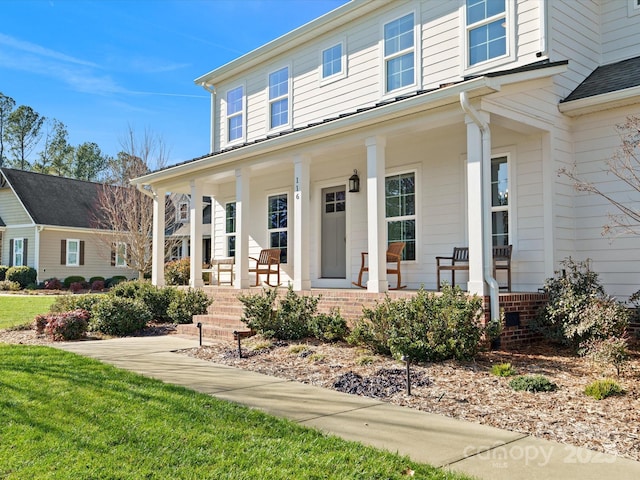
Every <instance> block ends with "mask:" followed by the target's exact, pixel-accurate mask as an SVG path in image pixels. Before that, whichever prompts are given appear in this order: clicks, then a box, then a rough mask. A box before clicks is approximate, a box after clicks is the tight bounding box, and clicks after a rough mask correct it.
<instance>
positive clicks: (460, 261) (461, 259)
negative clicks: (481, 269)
mask: <svg viewBox="0 0 640 480" xmlns="http://www.w3.org/2000/svg"><path fill="white" fill-rule="evenodd" d="M444 261H448V263H446V264H443V263H440V262H444ZM442 270H445V271H448V272H451V285H452V286H455V284H456V271H459V270H467V271H468V270H469V247H453V253H452V254H451V256H450V257H436V276H437V280H436V281H437V282H438V291H440V289H441V288H442V285H441V284H440V272H441V271H442Z"/></svg>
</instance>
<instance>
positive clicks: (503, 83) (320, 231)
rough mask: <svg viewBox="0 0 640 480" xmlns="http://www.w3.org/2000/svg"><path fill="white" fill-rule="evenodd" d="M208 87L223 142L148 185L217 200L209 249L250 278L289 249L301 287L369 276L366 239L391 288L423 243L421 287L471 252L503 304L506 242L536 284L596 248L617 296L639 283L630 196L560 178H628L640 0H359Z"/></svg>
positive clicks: (197, 240) (373, 278) (372, 281)
mask: <svg viewBox="0 0 640 480" xmlns="http://www.w3.org/2000/svg"><path fill="white" fill-rule="evenodd" d="M587 79H590V80H589V81H586V82H585V80H587ZM195 83H196V84H197V85H198V86H200V87H202V88H205V89H206V90H207V91H209V92H210V94H211V153H207V154H205V155H203V156H202V157H200V158H195V159H192V160H188V161H185V162H183V163H181V164H178V165H175V166H172V167H169V168H166V169H163V170H160V171H156V172H153V173H151V174H148V175H146V176H144V177H140V178H138V179H136V180H135V182H136V183H138V184H142V185H147V186H150V187H151V188H152V189H153V191H154V192H155V194H156V195H157V198H163V197H164V194H165V193H166V192H178V193H185V194H189V195H190V197H191V199H192V200H194V201H193V202H192V203H191V205H190V208H191V209H192V212H197V211H201V209H202V205H201V199H202V197H203V196H208V197H210V198H211V202H212V203H211V204H212V221H211V225H210V226H206V229H207V231H206V232H204V229H205V227H203V225H202V224H201V223H199V222H191V224H190V236H191V245H195V246H196V248H192V249H191V252H190V254H191V256H192V257H193V258H194V259H198V260H199V259H201V258H202V257H203V255H202V252H200V251H199V248H200V245H202V241H201V239H202V236H203V235H204V234H205V233H206V234H207V235H210V236H211V239H212V241H211V249H212V252H211V257H212V258H216V257H228V256H231V255H232V256H235V271H236V281H235V283H234V287H236V288H245V287H248V286H249V285H250V284H251V283H252V282H253V281H254V280H253V278H250V276H249V268H250V267H249V263H248V262H249V260H248V257H249V256H255V255H256V254H257V253H258V252H259V251H260V250H261V249H265V248H272V247H273V248H280V249H281V250H282V257H281V261H282V263H283V265H282V266H283V273H284V277H283V279H282V282H283V283H285V284H286V283H287V282H291V283H292V284H293V286H294V289H296V290H300V291H304V290H308V289H310V288H312V287H314V288H355V287H353V285H352V282H354V281H356V280H357V276H358V273H359V269H360V259H361V256H360V254H361V252H363V251H366V252H368V254H369V255H368V256H369V272H368V279H366V281H367V283H366V285H367V290H368V291H369V292H385V291H386V290H387V289H388V288H389V283H390V282H389V280H390V279H388V278H387V273H386V262H385V252H386V248H387V245H388V243H390V242H392V241H403V242H405V243H406V248H405V250H404V259H403V262H402V276H403V283H406V284H407V285H408V287H409V289H418V288H420V286H421V285H424V286H425V288H427V289H432V290H435V289H436V260H435V257H436V256H440V255H451V252H452V249H453V247H456V246H468V247H469V271H468V274H467V272H465V273H464V276H460V277H458V276H457V277H456V279H458V278H460V279H461V280H462V286H463V287H464V288H466V289H467V290H468V291H470V292H472V293H478V294H480V295H485V296H490V297H491V298H492V299H493V300H494V301H497V285H496V282H495V279H493V274H492V271H491V268H490V262H491V251H492V246H493V245H512V246H513V253H512V276H513V284H512V289H513V290H514V291H516V292H537V291H538V289H539V288H540V287H541V286H542V285H543V283H544V280H545V278H547V277H550V276H552V275H553V274H554V270H556V269H557V268H558V266H559V262H560V261H562V260H563V259H564V258H566V257H568V256H573V257H574V258H577V259H586V258H591V259H592V260H593V268H594V269H595V270H596V271H598V272H599V273H600V274H601V278H602V280H603V282H604V283H605V285H606V288H607V290H608V291H609V293H611V294H615V295H618V296H621V297H625V296H627V295H629V294H631V293H632V292H634V291H635V290H637V289H638V285H639V283H640V282H639V280H640V249H638V248H637V239H636V238H633V237H632V236H621V237H619V238H617V239H616V240H615V241H614V242H611V241H610V239H608V238H606V237H603V236H602V235H601V229H602V226H603V225H604V224H605V223H606V222H607V218H606V214H607V212H608V211H611V209H612V207H610V206H609V205H608V204H607V202H606V201H603V200H602V199H601V198H600V197H597V196H589V195H586V194H583V193H579V192H576V191H575V190H574V188H573V184H572V182H571V181H570V180H569V179H568V178H566V177H563V176H561V175H559V174H558V171H559V170H560V169H561V168H563V167H566V168H571V167H572V166H573V165H574V164H576V167H577V170H578V172H579V173H582V174H584V175H585V176H586V177H587V178H588V179H591V180H595V181H599V180H603V181H604V180H608V181H611V179H610V178H609V177H606V176H605V174H604V170H605V169H606V166H605V161H606V160H607V159H608V158H610V157H611V156H612V155H613V154H614V151H615V148H616V147H617V146H618V145H619V144H620V138H619V137H618V134H617V132H616V129H615V125H616V124H618V123H621V122H624V121H625V118H626V117H627V116H628V115H638V114H640V0H590V1H587V0H585V1H578V0H553V1H540V0H406V1H400V0H393V1H386V0H374V1H364V0H354V1H351V2H349V3H347V4H345V5H343V6H341V7H339V8H337V9H336V10H334V11H332V12H329V13H328V14H326V15H324V16H322V17H320V18H318V19H316V20H314V21H312V22H310V23H308V24H306V25H304V26H302V27H300V28H298V29H296V30H294V31H292V32H290V33H288V34H286V35H284V36H282V37H280V38H278V39H276V40H274V41H272V42H270V43H268V44H266V45H264V46H262V47H260V48H258V49H256V50H254V51H252V52H249V53H247V54H246V55H243V56H241V57H240V58H238V59H236V60H234V61H232V62H230V63H228V64H226V65H222V66H219V67H217V68H215V69H214V70H212V71H211V72H209V73H206V74H204V75H202V76H201V77H200V78H197V79H196V80H195ZM355 176H357V177H358V179H359V188H358V189H357V191H350V188H349V180H350V178H354V179H355ZM620 188H625V187H623V186H621V187H620ZM632 193H634V192H629V194H630V195H631V194H632ZM635 194H637V192H635ZM633 198H635V200H636V201H637V197H633ZM163 208H164V203H163V202H156V204H155V209H156V212H155V213H156V229H155V235H156V238H155V240H156V242H155V245H156V247H155V249H156V251H155V258H156V259H157V261H156V262H155V264H154V270H153V280H154V282H156V283H158V284H161V283H163V265H162V259H163V258H164V255H163V252H162V241H161V240H160V239H161V235H162V232H163V231H164V229H163V225H162V218H163V215H162V209H163ZM195 217H196V216H195V215H192V216H191V218H195ZM198 218H199V217H198ZM209 228H210V230H209ZM191 265H192V284H193V285H196V286H197V285H199V284H200V282H201V280H200V279H201V272H200V270H199V269H200V268H201V262H200V261H192V262H191ZM498 281H499V282H503V279H498ZM392 282H393V280H392ZM492 307H493V308H492V310H494V309H495V307H496V304H495V303H492ZM494 312H495V310H494ZM494 315H495V314H494Z"/></svg>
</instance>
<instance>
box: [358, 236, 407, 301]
mask: <svg viewBox="0 0 640 480" xmlns="http://www.w3.org/2000/svg"><path fill="white" fill-rule="evenodd" d="M404 246H405V243H404V242H392V243H390V244H389V246H388V247H387V263H393V264H395V268H393V267H390V266H389V265H387V275H389V274H393V275H397V276H398V283H397V284H396V288H389V290H400V289H401V288H406V287H407V286H406V285H402V286H400V284H401V283H402V272H401V270H400V262H401V261H402V251H403V250H404ZM360 255H361V256H362V264H361V265H360V273H358V283H356V282H351V283H353V284H354V285H355V286H356V287H360V288H367V286H366V285H363V283H362V274H363V273H364V272H367V273H368V272H369V266H368V265H366V261H367V260H366V259H367V255H368V252H361V253H360Z"/></svg>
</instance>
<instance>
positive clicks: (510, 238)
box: [487, 153, 515, 245]
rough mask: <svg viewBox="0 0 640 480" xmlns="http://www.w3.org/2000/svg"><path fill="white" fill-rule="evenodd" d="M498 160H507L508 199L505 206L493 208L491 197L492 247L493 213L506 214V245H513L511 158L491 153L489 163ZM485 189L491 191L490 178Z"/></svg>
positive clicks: (506, 155)
mask: <svg viewBox="0 0 640 480" xmlns="http://www.w3.org/2000/svg"><path fill="white" fill-rule="evenodd" d="M498 158H506V159H507V192H509V198H508V203H507V205H506V207H505V206H503V205H498V206H494V205H493V196H491V207H490V208H491V211H490V214H491V244H492V245H493V238H494V236H495V235H494V232H493V213H494V212H504V211H506V212H507V228H508V229H509V232H508V234H507V245H513V227H514V225H513V223H514V222H513V215H512V214H511V212H513V211H514V210H513V199H514V197H515V195H513V188H512V186H513V181H512V180H513V178H514V177H513V162H512V158H511V154H509V153H492V154H491V162H492V163H493V160H494V159H498ZM487 188H488V189H489V190H490V191H491V178H489V184H488V185H487Z"/></svg>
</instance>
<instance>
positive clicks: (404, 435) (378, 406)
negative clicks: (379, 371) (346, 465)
mask: <svg viewBox="0 0 640 480" xmlns="http://www.w3.org/2000/svg"><path fill="white" fill-rule="evenodd" d="M56 346H58V347H59V348H62V349H64V350H67V351H70V352H75V353H78V354H80V355H86V356H89V357H93V358H96V359H98V360H101V361H103V362H105V363H109V364H112V365H115V366H116V367H120V368H123V369H126V370H131V371H134V372H138V373H140V374H142V375H145V376H148V377H153V378H157V379H159V380H162V381H164V382H167V383H172V384H176V385H182V386H185V387H188V388H191V389H193V390H197V391H199V392H202V393H206V394H210V395H213V396H215V397H217V398H220V399H224V400H229V401H232V402H237V403H241V404H244V405H247V406H249V407H252V408H257V409H260V410H263V411H265V412H267V413H270V414H273V415H278V416H281V417H286V418H289V419H291V420H294V421H296V422H298V423H300V424H302V425H307V426H309V427H315V428H318V429H320V430H323V431H325V432H327V433H332V434H335V435H338V436H340V437H343V438H345V439H348V440H356V441H359V442H362V443H365V444H368V445H372V446H374V447H378V448H381V449H385V450H390V451H392V452H398V453H400V454H403V455H408V456H410V457H411V458H412V459H414V460H416V461H418V462H424V463H429V464H431V465H435V466H439V467H444V468H449V469H452V470H456V471H460V472H464V473H467V474H470V475H474V476H477V477H478V478H481V479H491V480H501V479H505V480H518V479H531V480H533V479H541V480H542V479H544V480H548V479H562V480H568V479H580V480H589V479H594V480H602V479H604V478H612V479H613V478H615V479H617V480H622V479H634V480H635V479H639V478H640V462H634V461H632V460H627V459H623V458H618V457H615V456H611V455H605V454H602V453H599V452H594V451H591V450H586V449H583V448H577V447H571V446H568V445H563V444H560V443H554V442H549V441H545V440H539V439H537V438H533V437H530V436H527V435H523V434H520V433H514V432H510V431H506V430H500V429H497V428H493V427H488V426H483V425H479V424H476V423H469V422H463V421H459V420H455V419H452V418H448V417H444V416H440V415H434V414H429V413H425V412H420V411H417V410H413V409H409V408H404V407H398V406H395V405H390V404H387V403H384V402H380V401H378V400H375V399H371V398H366V397H359V396H356V395H348V394H343V393H339V392H335V391H333V390H327V389H323V388H319V387H313V386H310V385H305V384H302V383H297V382H292V381H288V380H283V379H280V378H274V377H269V376H267V375H262V374H259V373H254V372H250V371H245V370H239V369H236V368H233V367H228V366H225V365H217V364H215V363H212V362H208V361H204V360H199V359H196V358H192V357H189V356H187V355H180V354H176V353H173V351H175V350H178V349H182V348H191V347H195V346H197V339H196V340H194V339H192V338H186V337H180V336H176V335H169V336H161V337H139V338H122V339H114V340H103V341H95V342H90V341H88V342H74V343H61V344H56Z"/></svg>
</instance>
